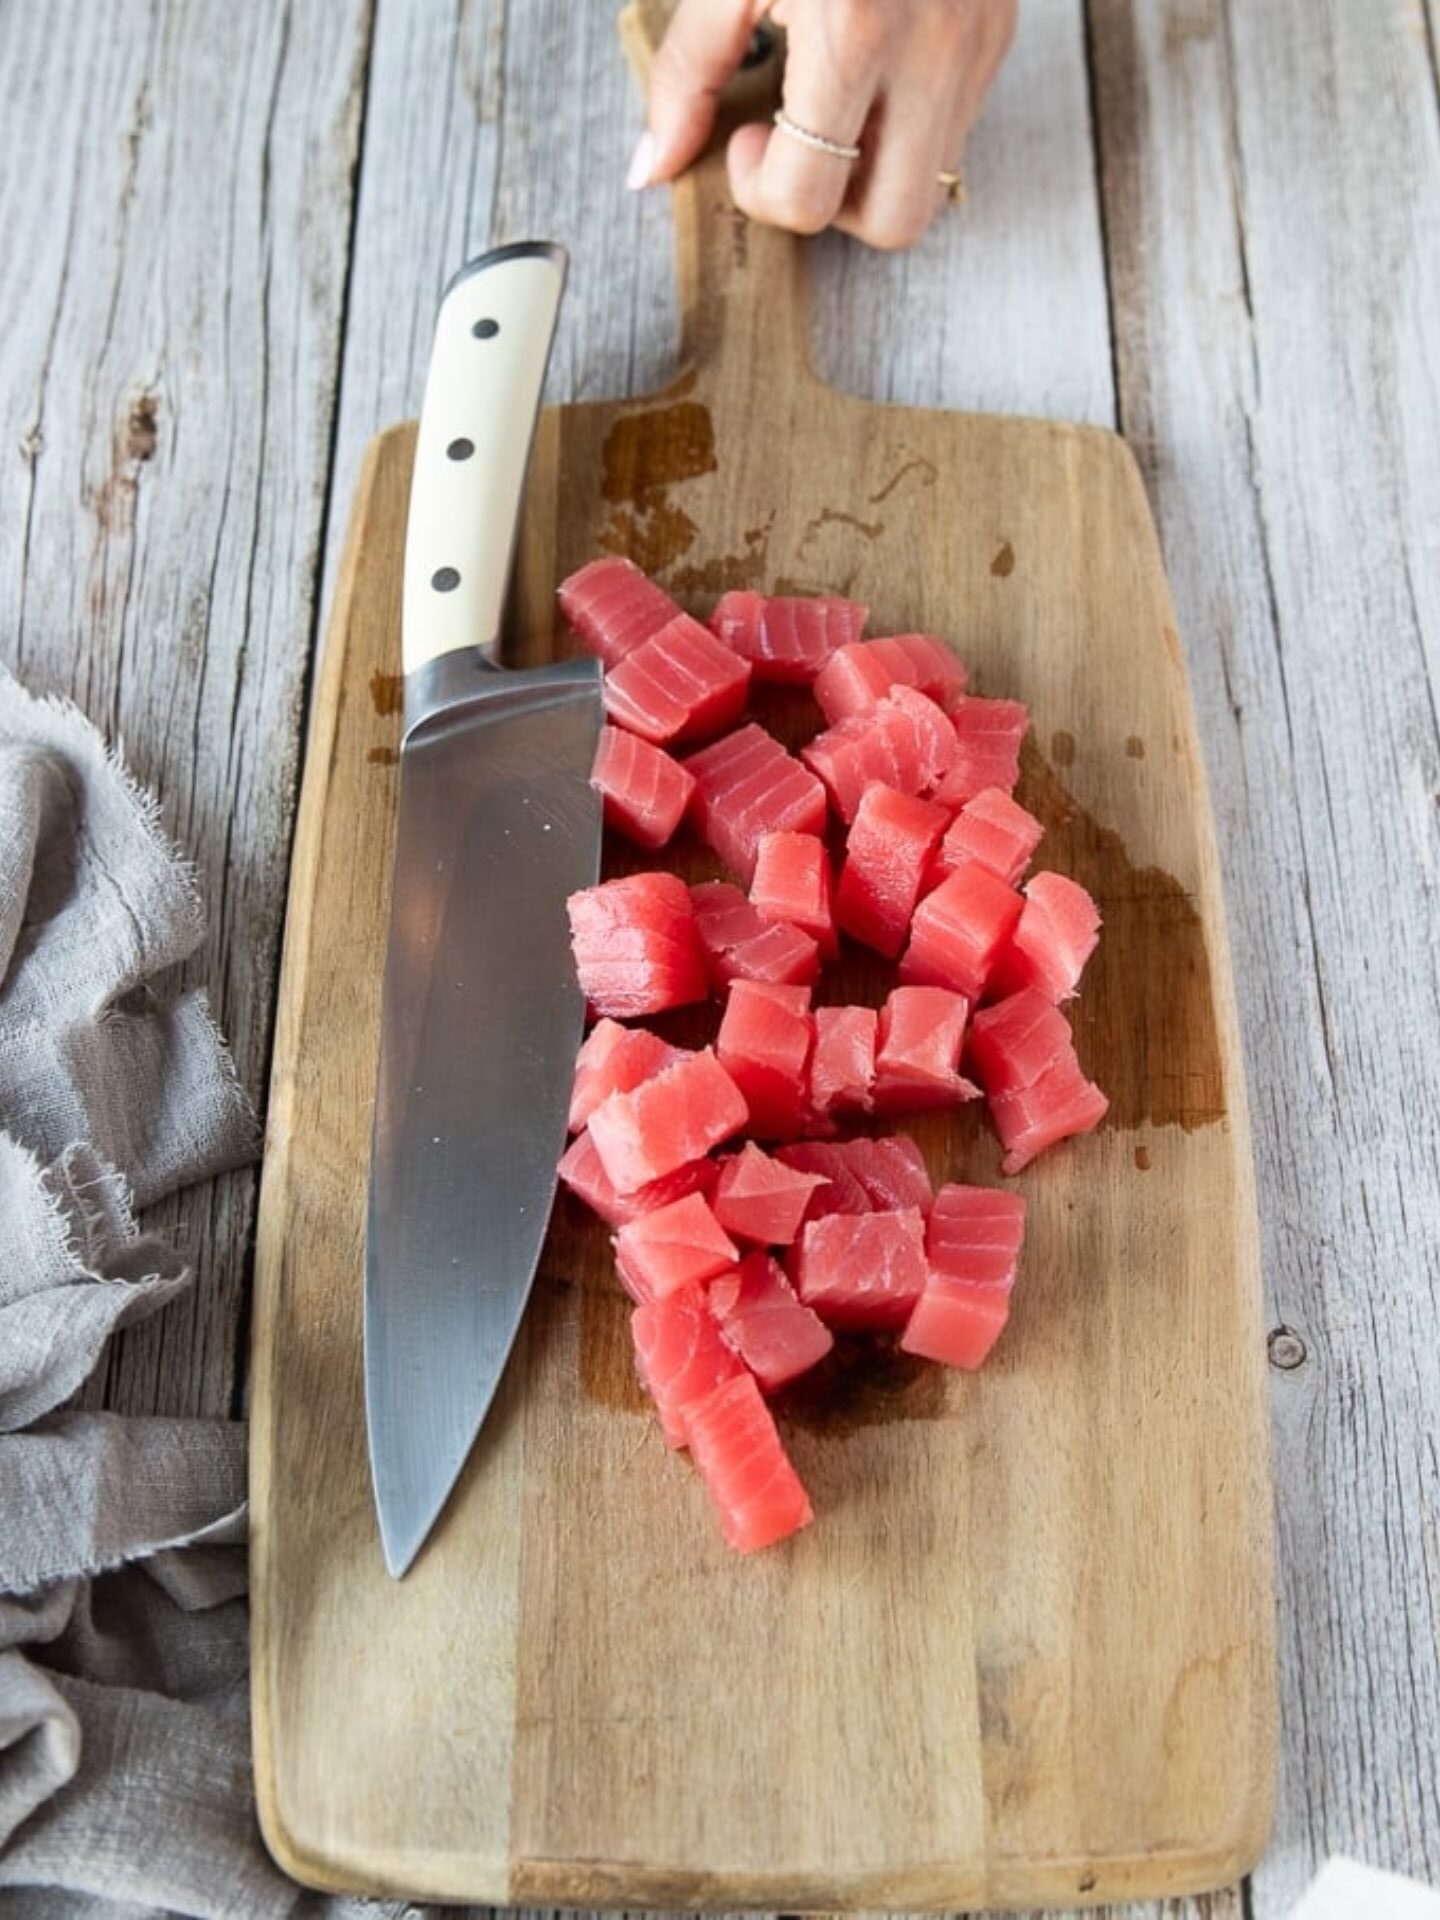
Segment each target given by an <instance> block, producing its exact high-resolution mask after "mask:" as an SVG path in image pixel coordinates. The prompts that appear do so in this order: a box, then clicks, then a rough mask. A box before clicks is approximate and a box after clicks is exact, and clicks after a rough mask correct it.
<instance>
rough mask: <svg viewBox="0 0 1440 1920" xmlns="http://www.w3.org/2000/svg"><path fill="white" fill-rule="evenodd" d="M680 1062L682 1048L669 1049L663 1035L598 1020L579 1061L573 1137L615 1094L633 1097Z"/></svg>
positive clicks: (573, 1096) (572, 1112)
mask: <svg viewBox="0 0 1440 1920" xmlns="http://www.w3.org/2000/svg"><path fill="white" fill-rule="evenodd" d="M679 1058H680V1049H679V1047H672V1046H669V1045H667V1043H666V1042H665V1041H664V1040H662V1039H661V1038H660V1036H659V1034H656V1033H649V1032H647V1031H646V1029H645V1028H644V1027H622V1026H621V1025H620V1023H619V1022H618V1021H616V1020H598V1021H597V1022H596V1023H595V1025H594V1026H593V1027H592V1028H591V1030H590V1035H589V1038H588V1039H587V1040H586V1042H585V1044H584V1046H583V1047H581V1049H580V1051H579V1053H578V1054H577V1055H576V1057H575V1086H574V1089H573V1091H572V1092H571V1095H570V1131H571V1133H578V1132H579V1131H580V1129H581V1127H583V1126H584V1125H585V1123H586V1121H587V1120H589V1118H590V1116H591V1114H592V1113H593V1112H594V1111H595V1109H596V1107H598V1106H599V1104H600V1102H601V1101H602V1100H608V1099H609V1097H610V1095H611V1094H612V1093H629V1091H630V1089H631V1088H632V1087H638V1086H639V1084H640V1082H641V1081H642V1080H648V1079H650V1078H651V1076H652V1075H653V1074H657V1073H659V1071H660V1069H661V1068H662V1067H668V1066H669V1065H670V1063H671V1061H672V1060H678V1059H679Z"/></svg>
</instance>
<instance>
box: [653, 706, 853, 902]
mask: <svg viewBox="0 0 1440 1920" xmlns="http://www.w3.org/2000/svg"><path fill="white" fill-rule="evenodd" d="M685 765H686V767H687V768H688V769H689V771H690V773H691V774H692V775H693V776H694V780H695V799H694V801H693V803H692V810H693V813H694V817H695V825H696V827H697V828H698V829H699V831H700V833H701V835H702V836H703V838H704V840H705V842H706V844H707V846H710V847H713V848H714V850H715V852H716V853H718V854H719V856H720V858H721V859H722V860H723V861H724V862H725V864H726V866H727V867H729V868H730V869H731V871H732V872H734V873H738V874H739V875H740V877H741V879H742V880H743V881H744V882H745V884H746V886H748V885H749V884H750V881H751V879H752V878H753V877H754V873H755V856H756V852H757V851H758V848H759V845H760V838H761V835H762V834H766V833H814V834H819V833H823V832H824V831H825V789H824V788H823V787H822V786H821V784H820V782H819V781H818V780H817V779H816V778H815V775H814V774H813V773H811V772H810V771H809V769H808V768H806V767H803V766H801V764H800V762H799V761H798V760H797V759H796V758H795V757H794V755H793V754H790V753H787V752H786V751H785V748H784V747H783V746H781V744H780V742H779V741H778V740H777V739H776V738H775V736H774V735H773V734H770V733H767V732H766V731H765V729H764V728H763V727H758V726H756V725H754V724H753V722H752V724H751V725H749V726H746V727H740V728H739V729H738V730H737V731H736V732H734V733H730V734H726V736H725V737H724V739H723V740H716V741H715V742H714V743H713V744H712V745H710V746H708V747H704V748H702V749H701V751H700V752H699V753H692V754H691V755H690V757H689V759H688V760H687V761H686V762H685Z"/></svg>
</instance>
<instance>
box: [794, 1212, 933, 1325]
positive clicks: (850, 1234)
mask: <svg viewBox="0 0 1440 1920" xmlns="http://www.w3.org/2000/svg"><path fill="white" fill-rule="evenodd" d="M792 1258H793V1259H794V1267H793V1273H794V1278H795V1290H796V1292H797V1293H798V1294H799V1295H800V1298H801V1299H802V1300H803V1301H804V1302H805V1304H806V1306H807V1307H813V1308H814V1310H815V1312H816V1313H818V1314H819V1316H820V1318H821V1319H822V1320H823V1321H824V1322H825V1323H826V1325H827V1326H831V1327H848V1328H853V1329H855V1330H856V1331H860V1332H879V1331H884V1330H887V1329H898V1328H900V1327H903V1326H904V1325H905V1323H906V1321H907V1320H908V1319H909V1318H910V1313H911V1309H912V1308H913V1307H914V1305H915V1302H916V1301H917V1300H918V1299H919V1298H920V1295H921V1292H922V1291H923V1289H924V1286H925V1276H926V1266H925V1217H924V1215H923V1214H922V1213H921V1212H920V1210H919V1208H918V1207H907V1208H906V1209H905V1210H904V1211H903V1212H901V1213H861V1214H851V1213H832V1214H826V1215H825V1217H824V1218H823V1219H819V1220H811V1221H808V1222H807V1224H806V1226H805V1230H804V1232H803V1234H802V1235H801V1237H800V1242H799V1245H798V1247H797V1248H796V1249H795V1253H794V1255H793V1256H792Z"/></svg>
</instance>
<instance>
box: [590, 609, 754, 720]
mask: <svg viewBox="0 0 1440 1920" xmlns="http://www.w3.org/2000/svg"><path fill="white" fill-rule="evenodd" d="M749 688H750V669H749V667H747V666H746V664H745V662H744V661H743V660H741V659H739V658H737V656H736V655H735V654H733V653H732V652H731V651H730V649H729V648H728V647H727V646H725V645H724V644H723V643H722V642H721V641H719V640H717V639H716V638H715V636H714V634H713V633H711V632H710V630H709V628H708V627H702V626H701V624H700V622H699V621H698V620H692V619H691V618H690V616H689V614H688V613H677V614H676V616H675V618H674V619H673V620H672V621H671V622H670V624H669V625H668V626H664V627H662V628H661V629H660V631H659V632H658V633H656V634H652V635H651V637H650V638H649V639H648V640H645V641H642V642H641V644H640V645H639V646H638V647H636V648H635V650H634V652H633V653H627V654H626V656H625V658H624V659H623V660H622V661H621V662H620V663H619V665H618V666H615V667H612V668H611V669H610V670H609V672H607V673H606V675H605V711H606V713H608V714H609V716H610V718H611V719H612V720H613V721H615V723H616V724H617V726H621V727H627V728H628V729H629V730H630V732H631V733H638V734H639V735H640V737H641V738H642V739H644V740H653V741H654V742H655V743H656V744H657V745H660V744H662V743H663V742H665V741H666V740H703V739H705V738H706V737H707V736H708V735H709V734H712V733H719V731H720V730H721V728H722V727H728V726H731V725H733V724H734V722H735V721H736V720H738V719H739V718H740V715H741V713H742V712H743V711H744V708H745V695H746V693H747V692H748V691H749Z"/></svg>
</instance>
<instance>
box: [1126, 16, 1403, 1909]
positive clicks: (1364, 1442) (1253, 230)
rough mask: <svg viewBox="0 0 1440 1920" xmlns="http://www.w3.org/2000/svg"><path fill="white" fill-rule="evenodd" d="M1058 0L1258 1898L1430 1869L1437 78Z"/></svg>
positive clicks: (1381, 41) (1379, 38) (1209, 21)
mask: <svg viewBox="0 0 1440 1920" xmlns="http://www.w3.org/2000/svg"><path fill="white" fill-rule="evenodd" d="M1091 11H1092V33H1093V43H1094V48H1095V54H1096V73H1097V82H1098V94H1097V109H1098V122H1099V130H1100V145H1101V153H1102V159H1103V180H1104V189H1105V199H1106V214H1107V232H1108V234H1109V235H1110V237H1111V260H1112V286H1113V291H1114V301H1115V319H1116V343H1117V366H1118V372H1119V378H1120V393H1121V418H1122V420H1123V423H1124V426H1125V429H1126V432H1127V434H1128V435H1129V437H1130V439H1131V441H1132V444H1134V445H1135V446H1136V448H1137V450H1138V451H1139V454H1140V458H1141V463H1142V466H1143V467H1144V469H1145V472H1146V477H1147V480H1148V482H1149V485H1150V488H1151V492H1152V497H1153V498H1154V500H1155V503H1156V510H1157V514H1158V517H1159V523H1160V530H1161V535H1162V539H1163V542H1164V546H1165V551H1166V555H1167V559H1168V562H1169V566H1170V572H1171V578H1172V580H1173V581H1174V585H1175V593H1176V599H1177V602H1178V604H1179V607H1180V612H1181V616H1182V621H1183V625H1184V630H1185V633H1186V635H1187V639H1188V641H1189V643H1190V647H1189V651H1190V660H1191V667H1192V672H1193V674H1194V680H1195V688H1196V697H1197V702H1198V705H1199V708H1200V714H1201V723H1202V725H1201V731H1202V738H1203V740H1204V743H1205V748H1206V753H1207V757H1208V759H1209V763H1210V768H1211V775H1212V781H1213V785H1214V790H1215V792H1216V795H1217V799H1218V808H1217V817H1218V826H1219V838H1220V846H1221V852H1222V859H1223V864H1224V867H1225V873H1226V882H1227V892H1228V896H1229V900H1230V905H1231V921H1232V928H1233V935H1234V941H1235V961H1236V977H1237V980H1238V983H1239V988H1240V1009H1241V1016H1242V1024H1243V1028H1244V1032H1245V1037H1246V1043H1247V1052H1248V1057H1249V1062H1250V1081H1251V1087H1252V1092H1253V1097H1254V1105H1255V1116H1256V1152H1257V1160H1258V1165H1259V1173H1260V1192H1261V1198H1262V1219H1263V1225H1264V1247H1265V1267H1266V1271H1267V1275H1268V1278H1269V1285H1270V1303H1271V1304H1270V1322H1271V1328H1272V1348H1273V1352H1274V1368H1273V1371H1272V1381H1273V1406H1274V1414H1275V1431H1276V1450H1277V1451H1276V1460H1277V1482H1278V1485H1277V1494H1278V1502H1279V1526H1280V1544H1281V1552H1280V1573H1281V1612H1280V1619H1281V1637H1280V1646H1281V1658H1282V1674H1283V1685H1282V1702H1283V1707H1282V1713H1283V1723H1284V1729H1285V1739H1284V1744H1283V1754H1284V1760H1283V1767H1282V1776H1281V1791H1280V1807H1279V1821H1278V1828H1277V1836H1276V1844H1275V1846H1274V1847H1273V1848H1272V1849H1271V1851H1270V1852H1269V1853H1268V1854H1267V1856H1266V1858H1265V1860H1264V1862H1263V1863H1262V1865H1261V1867H1260V1869H1259V1871H1258V1873H1257V1875H1256V1878H1255V1881H1254V1883H1253V1890H1252V1901H1253V1906H1254V1911H1255V1913H1256V1915H1258V1916H1264V1917H1265V1920H1269V1917H1270V1916H1277V1915H1281V1914H1285V1913H1288V1912H1289V1911H1290V1909H1291V1908H1292V1906H1293V1905H1294V1903H1295V1901H1296V1900H1297V1899H1298V1898H1299V1896H1300V1894H1301V1891H1302V1890H1303V1888H1304V1886H1305V1885H1306V1884H1307V1883H1308V1881H1309V1879H1310V1878H1311V1876H1312V1875H1313V1873H1314V1872H1315V1871H1316V1869H1317V1867H1318V1866H1319V1864H1320V1863H1321V1861H1322V1860H1323V1859H1324V1858H1325V1857H1326V1855H1328V1854H1329V1853H1332V1852H1345V1853H1349V1854H1353V1855H1356V1856H1358V1857H1360V1858H1362V1859H1365V1860H1371V1861H1374V1862H1375V1863H1376V1864H1377V1865H1382V1866H1388V1867H1393V1868H1395V1869H1397V1870H1399V1871H1403V1872H1409V1873H1413V1874H1416V1875H1417V1876H1419V1877H1420V1878H1421V1879H1422V1880H1425V1881H1427V1882H1430V1883H1434V1882H1436V1881H1437V1880H1440V1788H1437V1782H1440V1771H1437V1768H1436V1766H1435V1764H1434V1756H1435V1755H1436V1753H1437V1752H1440V1567H1437V1559H1436V1554H1435V1546H1434V1519H1433V1516H1434V1514H1435V1511H1436V1509H1437V1505H1440V1466H1437V1460H1436V1454H1435V1448H1434V1440H1433V1427H1434V1410H1435V1408H1436V1406H1437V1405H1440V1363H1437V1357H1436V1347H1435V1341H1434V1339H1433V1337H1432V1333H1431V1329H1432V1328H1433V1325H1434V1320H1435V1314H1436V1309H1437V1305H1440V1253H1437V1250H1440V1166H1437V1135H1436V1129H1435V1124H1434V1115H1433V1089H1434V1088H1435V1087H1436V1086H1437V1085H1440V1038H1437V1035H1440V1020H1437V1013H1440V1004H1437V1002H1440V987H1437V982H1440V976H1437V969H1436V954H1437V952H1440V908H1437V895H1436V887H1435V875H1436V871H1437V852H1440V845H1437V842H1440V835H1437V821H1436V795H1437V792H1440V735H1437V728H1436V718H1435V713H1436V709H1435V666H1436V652H1437V645H1440V592H1437V576H1436V569H1435V551H1436V548H1435V538H1436V528H1437V526H1440V441H1437V435H1436V421H1437V419H1440V138H1437V133H1440V120H1437V113H1436V106H1437V98H1440V95H1437V91H1436V72H1435V67H1434V43H1433V40H1427V35H1426V23H1425V18H1424V16H1423V13H1422V11H1421V9H1420V8H1419V7H1414V6H1411V7H1406V6H1398V7H1387V8H1380V9H1369V8H1363V7H1356V6H1347V5H1337V6H1330V7H1325V8H1320V9H1315V8H1311V7H1307V6H1303V5H1291V4H1287V3H1286V0H1277V3H1276V4H1273V5H1266V6H1264V7H1259V8H1256V7H1244V6H1235V5H1222V4H1218V0H1211V3H1209V4H1205V5H1200V6H1196V5H1193V4H1185V5H1179V4H1167V5H1162V6H1149V5H1131V4H1128V0H1100V3H1099V4H1097V5H1094V6H1093V7H1092V10H1091ZM1399 182H1403V183H1404V184H1403V187H1402V188H1400V189H1399V190H1398V191H1397V183H1399ZM1202 529H1203V530H1204V532H1203V537H1202V536H1201V530H1202ZM1399 895H1403V898H1404V905H1403V907H1399V906H1397V898H1398V896H1399Z"/></svg>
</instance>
